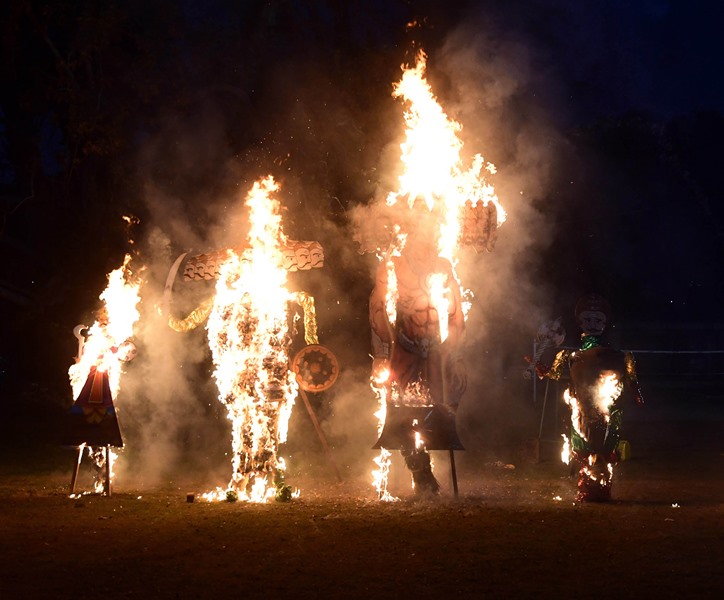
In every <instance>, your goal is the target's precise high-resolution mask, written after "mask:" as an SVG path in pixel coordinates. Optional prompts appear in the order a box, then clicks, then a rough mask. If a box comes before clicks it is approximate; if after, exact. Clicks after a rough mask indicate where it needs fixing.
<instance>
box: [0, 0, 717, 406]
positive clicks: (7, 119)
mask: <svg viewBox="0 0 724 600" xmlns="http://www.w3.org/2000/svg"><path fill="white" fill-rule="evenodd" d="M712 6H713V3H686V2H683V1H670V2H667V1H664V0H660V1H656V0H642V1H640V2H626V1H624V0H615V1H606V2H604V1H592V2H565V1H556V0H539V1H530V2H506V3H501V2H492V1H479V2H473V1H470V2H463V1H448V2H434V1H420V2H415V1H402V0H373V1H369V2H356V1H338V0H308V1H304V2H296V1H279V2H256V1H246V2H238V1H237V2H233V1H230V0H207V1H205V2H196V1H192V0H186V1H181V2H173V1H170V0H162V1H159V2H153V3H147V2H138V1H130V2H119V3H103V2H65V1H59V2H50V3H48V2H27V1H21V0H8V1H7V2H4V3H3V8H2V9H1V11H2V53H3V60H2V67H1V71H0V77H1V80H0V87H1V88H2V92H1V93H0V186H1V187H2V205H1V207H0V210H2V221H0V223H1V225H0V244H1V246H0V247H1V248H2V254H3V261H2V264H3V267H2V270H0V303H1V307H2V312H3V314H4V319H3V321H4V327H3V340H2V347H1V348H0V358H1V360H2V364H1V365H0V367H1V369H2V374H1V375H2V380H1V381H0V384H1V385H2V390H3V391H2V393H3V397H2V402H3V408H4V410H10V411H11V412H13V411H18V412H19V413H22V414H25V412H24V411H25V410H26V409H22V410H21V409H18V408H17V403H18V402H20V401H21V400H20V399H21V398H22V399H23V400H22V402H24V403H25V404H26V405H27V403H30V406H38V405H39V406H41V408H42V409H45V407H47V406H49V405H52V406H57V405H58V406H63V405H65V404H67V401H68V398H67V396H68V393H69V392H68V389H67V374H66V373H67V368H68V365H69V364H70V362H71V361H72V357H73V355H74V352H75V339H74V338H73V336H72V333H71V332H72V329H73V326H74V325H75V324H76V323H78V322H81V321H82V320H84V319H88V318H90V317H89V315H91V314H92V311H93V310H95V309H96V308H97V306H98V300H97V298H98V294H99V293H100V291H101V290H102V289H103V288H104V286H105V277H106V274H107V273H108V272H109V271H110V270H112V269H114V268H116V267H117V266H118V265H119V264H120V262H121V260H122V256H123V254H124V252H126V251H132V252H135V253H137V255H138V257H139V260H141V261H142V262H143V261H146V262H147V263H148V265H149V266H150V271H149V279H150V281H151V282H155V284H154V283H152V285H158V282H160V281H162V279H163V277H164V276H165V273H164V269H165V268H167V266H168V264H169V263H168V258H169V257H172V256H175V255H176V254H178V253H180V252H181V251H184V250H186V249H190V248H193V249H195V250H197V251H199V252H202V251H204V250H209V249H214V248H219V247H223V244H226V243H228V242H229V241H230V240H231V239H233V235H234V231H233V224H234V223H235V222H236V221H235V219H236V220H238V219H240V218H241V217H240V216H239V205H240V204H241V202H240V197H242V194H243V193H245V191H246V190H247V189H248V188H249V186H250V185H251V183H252V182H253V181H255V180H256V179H257V178H258V177H260V176H262V175H265V174H267V173H271V174H273V175H275V177H277V178H278V179H279V181H280V182H281V183H282V186H283V189H284V192H283V193H284V202H285V211H286V212H285V229H286V231H287V233H288V235H290V236H291V237H296V238H299V239H319V240H320V241H322V242H323V244H324V246H325V251H326V255H327V266H326V268H325V273H324V274H323V275H316V274H315V276H314V278H311V279H310V280H309V281H308V283H305V285H306V284H308V285H309V286H311V287H312V288H313V291H314V292H315V295H316V296H317V297H318V303H319V305H320V306H321V308H320V328H321V331H320V334H321V337H324V336H325V335H326V336H327V339H328V340H329V341H330V343H331V345H332V346H334V347H335V350H336V351H337V352H338V353H339V354H340V357H341V358H342V359H343V360H347V361H348V362H349V363H350V364H353V365H364V364H365V361H366V360H367V358H366V353H367V352H368V351H369V349H368V348H367V347H366V340H367V339H368V335H369V332H368V330H367V322H366V319H367V316H366V312H365V311H366V299H367V296H368V294H369V291H370V289H371V288H370V286H371V279H370V269H371V265H372V263H371V261H370V260H369V258H370V257H362V256H360V255H359V254H358V253H357V251H356V248H355V247H354V246H353V244H352V242H351V217H350V215H351V214H352V213H353V212H354V209H355V208H356V207H360V206H366V205H368V204H369V203H370V202H371V201H372V199H373V198H375V197H376V196H378V195H379V194H380V193H381V190H383V189H384V188H385V184H386V183H387V182H388V181H389V177H390V174H389V169H390V168H391V162H393V161H392V158H391V157H393V156H394V154H391V152H392V150H391V149H394V147H395V146H394V144H395V142H396V140H399V136H400V133H401V127H402V123H401V107H400V105H399V103H397V102H396V101H395V100H394V99H393V98H392V97H391V91H392V84H393V82H395V81H396V80H397V79H398V78H399V76H400V73H401V71H400V65H401V64H403V63H405V64H411V63H412V61H414V57H415V54H416V52H417V51H418V50H421V49H422V50H424V51H425V52H426V53H427V55H428V57H429V60H428V69H429V70H428V76H429V80H430V82H431V85H432V86H433V89H434V91H435V93H436V95H437V96H438V99H439V100H440V103H441V104H442V105H443V107H444V108H445V109H446V110H447V111H448V113H449V114H450V115H451V117H453V118H455V119H456V120H458V121H459V122H460V123H461V124H462V125H463V127H464V129H463V133H462V137H463V139H464V143H465V148H466V149H467V150H468V152H469V153H470V154H472V153H475V152H481V153H482V154H483V155H484V156H485V158H486V160H489V161H491V162H493V163H494V164H495V165H496V166H497V168H498V174H497V176H496V179H495V181H494V184H495V186H496V190H497V191H498V194H499V196H500V198H501V202H502V203H503V205H504V206H506V209H507V210H508V211H509V221H508V222H506V223H505V224H504V225H503V227H502V228H501V229H500V231H499V244H498V247H497V248H496V250H495V252H493V253H491V254H490V255H485V256H484V257H479V258H480V260H477V259H476V260H477V262H472V263H471V264H472V265H473V267H470V266H469V265H468V267H467V268H469V269H471V271H470V272H471V273H473V272H474V275H473V276H471V281H472V284H471V285H472V286H473V287H474V289H475V291H476V296H477V297H478V298H480V304H481V305H484V308H481V309H479V311H478V314H477V316H475V315H474V316H473V317H472V326H473V328H475V327H478V328H480V329H483V328H485V330H486V331H489V332H490V333H489V334H480V333H473V334H472V335H471V342H470V343H471V345H472V346H473V348H475V349H481V348H482V349H483V350H484V351H485V352H489V351H492V350H493V349H495V352H496V354H497V355H498V356H499V357H502V358H501V359H500V360H499V361H495V362H494V364H492V365H491V369H493V368H495V369H498V372H499V373H501V375H500V376H501V377H503V373H508V371H510V369H512V368H513V367H511V366H510V365H511V364H513V363H514V362H515V360H517V359H518V358H520V357H521V356H522V355H523V354H525V353H527V352H528V348H526V347H520V343H521V341H522V342H523V343H527V341H526V340H528V339H531V338H532V336H533V335H534V333H535V331H536V328H537V326H538V324H539V323H540V322H542V320H544V319H546V318H551V317H556V316H559V315H564V316H565V318H566V319H567V320H568V322H567V329H568V330H569V334H573V335H574V336H575V331H574V330H575V324H574V323H571V311H572V307H573V304H574V303H575V300H576V299H577V298H578V296H580V295H581V294H583V293H586V292H589V291H596V292H599V293H601V294H603V295H604V296H606V297H607V298H608V299H609V301H610V302H611V304H612V306H613V310H614V319H615V321H616V323H617V327H619V329H620V330H623V331H622V332H621V333H620V337H621V338H622V340H621V341H622V343H624V344H629V345H638V346H639V347H648V348H671V347H675V346H676V345H677V344H685V345H686V344H688V345H689V347H692V346H693V347H696V345H697V344H699V343H700V344H704V345H709V346H710V347H711V344H715V343H716V332H718V331H720V330H721V319H720V318H719V315H718V313H719V310H720V307H721V305H722V302H723V301H724V275H722V267H724V208H722V201H721V199H722V196H723V195H724V184H723V183H722V181H723V179H722V177H721V176H720V171H721V167H720V165H719V160H720V157H721V150H720V143H721V140H722V139H724V87H723V86H724V84H723V83H722V79H721V76H720V67H721V61H722V56H723V51H724V41H723V39H722V36H721V31H720V25H721V10H720V9H718V8H712ZM124 214H133V215H135V216H136V217H138V219H139V223H138V224H136V225H133V226H131V227H130V228H129V227H128V226H127V224H126V223H125V222H124V221H123V220H122V219H121V216H122V215H124ZM161 238H163V240H165V241H164V244H165V246H163V248H162V249H159V248H160V246H159V239H161ZM129 239H133V240H134V243H133V244H132V245H131V244H129ZM162 245H163V244H162ZM164 261H165V262H164ZM478 276H479V279H478ZM483 279H485V280H486V281H485V282H484V281H483ZM493 288H495V289H493ZM333 307H339V308H333ZM495 323H497V325H495ZM500 323H503V324H504V325H501V324H500ZM688 324H691V325H692V326H695V328H696V331H697V332H698V333H697V334H696V335H698V336H699V337H696V336H694V337H693V338H692V337H691V336H689V337H687V336H684V337H681V336H679V337H676V336H675V335H673V334H672V335H671V336H666V335H663V334H662V330H663V331H666V330H667V329H668V328H671V330H672V331H673V330H676V331H679V330H681V328H682V327H683V326H685V325H688ZM488 325H489V326H488ZM708 325H711V327H708ZM702 326H704V327H702ZM717 327H718V328H717ZM702 331H704V332H705V333H702ZM712 331H713V332H714V334H715V335H714V336H713V337H712V335H711V332H712ZM719 337H720V336H719ZM350 339H353V340H355V341H354V343H352V342H350ZM359 340H363V342H360V341H359ZM355 344H356V345H355Z"/></svg>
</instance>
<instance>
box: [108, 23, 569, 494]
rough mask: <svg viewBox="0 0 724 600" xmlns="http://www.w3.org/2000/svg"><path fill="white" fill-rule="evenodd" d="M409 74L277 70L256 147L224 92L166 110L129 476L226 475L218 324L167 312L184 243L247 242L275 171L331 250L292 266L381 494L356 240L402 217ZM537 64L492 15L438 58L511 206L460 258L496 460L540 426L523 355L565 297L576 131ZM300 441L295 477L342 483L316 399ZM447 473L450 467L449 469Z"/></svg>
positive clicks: (478, 435) (195, 298) (293, 204)
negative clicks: (258, 186) (570, 135)
mask: <svg viewBox="0 0 724 600" xmlns="http://www.w3.org/2000/svg"><path fill="white" fill-rule="evenodd" d="M395 67H397V65H396V66H395ZM390 74H391V77H388V76H389V75H390ZM400 74H401V72H399V71H397V72H396V73H395V72H394V69H393V68H390V67H389V66H388V70H387V71H386V72H384V73H383V74H381V75H380V76H379V77H376V78H375V77H369V79H370V80H371V79H375V80H376V81H378V83H377V84H376V86H375V85H370V86H368V87H367V88H366V93H367V94H368V96H367V97H364V98H361V97H359V96H355V95H354V93H352V90H350V89H348V88H345V87H344V86H342V85H341V84H339V83H335V82H331V81H329V80H328V79H326V78H325V77H324V76H323V75H321V74H320V73H319V72H318V71H316V70H315V69H314V65H311V64H293V65H285V66H279V67H278V68H277V70H276V71H272V72H271V73H270V75H269V77H270V82H269V86H270V96H273V97H274V98H275V99H276V102H278V103H280V104H281V102H282V101H281V100H280V98H284V99H285V100H284V102H285V104H284V105H283V106H275V109H274V112H272V114H273V120H272V121H270V122H269V123H259V122H258V121H255V122H252V123H249V124H248V128H249V132H248V137H249V139H250V140H254V143H255V144H256V145H253V144H250V145H249V148H256V149H250V150H247V151H245V152H242V153H239V152H238V151H236V152H235V151H233V150H232V147H231V146H230V145H229V143H228V139H227V137H228V131H229V130H230V129H233V128H237V127H244V126H245V125H244V124H243V123H236V122H235V123H230V122H228V120H226V119H225V118H224V115H223V111H222V110H221V108H220V107H218V106H215V105H214V104H213V102H210V101H208V102H207V101H205V102H204V103H202V107H201V109H200V110H199V111H197V112H196V113H195V114H194V118H193V119H190V118H185V117H183V116H181V115H175V116H174V115H171V116H169V117H168V118H167V120H166V121H165V124H164V128H163V129H162V130H161V131H159V132H157V133H156V134H155V135H154V136H153V137H152V138H149V139H148V140H147V141H146V142H145V143H144V145H143V149H142V152H141V153H140V155H139V163H138V169H137V173H136V177H137V178H138V180H139V181H140V182H141V185H140V189H142V190H143V196H144V198H143V204H144V206H145V208H146V211H147V222H146V223H144V228H143V239H142V240H140V241H139V243H138V248H139V256H138V260H140V261H141V262H142V263H143V264H144V265H145V266H146V269H147V271H146V272H147V275H146V284H145V286H144V288H143V290H142V295H143V301H142V317H141V321H140V323H139V330H138V334H137V343H138V346H139V354H138V357H137V358H136V360H135V361H134V363H131V364H130V365H129V367H128V372H127V374H126V377H125V379H124V380H123V384H122V391H121V395H120V397H119V399H118V406H119V410H120V411H121V414H122V417H121V421H122V428H123V431H124V435H125V437H126V440H127V449H126V451H125V455H124V457H123V460H122V461H120V462H119V467H118V469H117V470H118V475H119V477H121V478H123V479H124V480H132V481H133V482H134V483H135V482H138V483H139V485H146V484H148V485H156V484H158V483H161V482H167V481H169V480H174V479H175V478H179V479H181V478H184V479H185V480H188V481H193V482H195V483H196V484H198V485H199V486H204V485H206V486H209V487H211V486H216V485H225V483H226V482H227V481H228V477H229V475H230V452H231V440H230V436H229V430H230V428H229V424H228V422H227V421H226V415H225V408H224V407H223V406H222V404H221V403H220V402H219V401H218V400H217V398H216V389H215V385H214V382H213V378H212V375H211V371H212V365H211V361H210V353H209V351H208V342H207V340H206V332H205V329H204V326H203V325H202V326H200V327H199V328H197V329H196V330H194V331H193V332H190V333H186V334H180V333H177V332H175V331H172V330H171V329H170V328H169V327H168V326H167V323H166V322H165V320H164V319H163V318H162V317H161V316H160V315H159V311H158V307H159V306H160V304H161V302H162V293H163V287H164V284H165V283H166V277H167V274H168V270H169V267H170V266H171V264H172V263H173V262H174V260H175V259H176V257H178V256H179V255H180V254H181V253H183V252H186V251H190V250H193V251H194V252H196V253H199V252H204V251H208V250H215V249H221V248H226V247H232V246H235V245H238V243H239V242H240V241H241V240H243V239H244V235H245V233H246V223H245V215H244V211H243V199H244V196H245V194H246V191H247V190H248V188H249V187H250V186H251V183H252V182H253V181H254V180H255V179H256V178H258V177H260V176H263V175H266V174H267V173H271V174H273V175H274V176H275V178H276V179H277V180H278V181H279V182H280V184H281V187H282V191H281V194H282V204H283V205H284V209H283V210H284V212H283V229H284V231H285V233H286V235H287V236H288V237H290V238H293V239H305V240H318V241H320V242H321V243H322V245H323V247H324V248H325V267H324V268H323V269H321V270H315V271H313V272H303V273H295V274H290V278H289V281H290V287H291V288H292V289H304V290H305V291H308V292H309V293H311V294H312V295H313V296H314V297H315V300H316V307H317V319H318V325H319V338H320V343H322V344H323V345H325V346H327V347H328V348H330V349H331V350H332V351H333V352H334V353H335V355H336V356H337V358H338V360H339V363H340V377H339V379H338V381H337V383H336V385H335V386H334V387H333V388H332V389H331V390H329V391H327V392H324V393H323V394H320V395H318V396H314V395H311V394H310V400H311V401H312V404H313V407H314V409H315V412H316V413H317V416H318V417H319V419H320V421H321V425H322V430H323V432H324V435H325V437H326V439H327V441H328V442H329V444H330V446H331V450H332V456H333V459H334V461H335V462H336V463H337V466H338V467H339V469H340V471H341V472H342V474H343V477H344V478H345V479H346V480H348V481H353V482H356V483H358V484H359V485H360V486H361V487H362V486H365V485H367V484H369V486H370V489H371V478H370V475H369V473H370V471H371V470H372V467H373V464H372V458H373V456H374V455H375V454H376V453H375V451H373V450H371V447H372V445H373V444H374V443H375V441H376V439H377V432H376V419H375V417H374V416H373V413H374V411H375V410H376V408H377V407H376V399H375V398H374V395H373V393H372V391H371V389H370V386H369V368H370V365H371V359H370V356H369V353H370V345H369V341H370V332H369V325H368V316H367V313H368V306H367V301H368V296H369V293H370V291H371V289H372V284H373V273H374V270H375V268H376V266H377V260H376V258H375V257H374V256H372V255H370V254H361V253H360V252H359V250H360V248H359V245H358V244H357V243H356V242H355V240H354V238H355V235H359V232H360V229H361V228H362V227H363V226H367V225H370V226H374V227H378V226H379V219H380V218H387V217H385V216H384V215H382V208H381V206H382V202H381V201H382V199H383V198H384V197H385V196H386V195H387V193H389V192H390V191H393V190H395V189H396V188H397V177H398V176H399V172H400V163H399V142H400V139H401V135H402V132H403V122H402V110H403V107H402V105H401V104H400V103H399V102H398V101H396V100H394V99H392V97H391V91H392V83H393V81H394V78H395V77H399V75H400ZM382 75H384V79H383V83H379V80H380V78H381V77H382ZM539 76H540V75H539V74H537V73H536V70H535V69H534V66H533V64H532V60H531V57H530V55H529V51H528V50H527V48H526V46H525V44H524V43H522V42H521V41H518V40H515V39H510V38H508V39H506V38H505V37H504V36H501V35H500V33H499V32H492V33H485V32H484V30H483V29H481V27H480V23H479V22H473V23H468V24H467V25H465V26H462V27H459V28H458V29H456V30H454V31H453V32H452V33H451V34H450V35H449V36H448V37H447V38H446V40H445V41H444V43H443V44H441V45H440V47H439V48H437V49H435V51H434V52H433V51H430V52H429V61H428V78H429V80H430V83H431V85H432V87H433V91H434V92H435V94H436V95H437V97H438V99H439V101H440V103H441V104H442V106H443V108H444V109H445V110H446V112H447V113H448V115H449V116H450V117H451V118H453V119H455V120H456V121H458V122H459V123H461V124H462V126H463V130H462V133H461V136H462V139H463V141H464V153H465V158H466V160H469V159H470V158H471V157H472V156H473V155H474V154H476V153H480V154H482V155H483V156H484V158H485V160H486V161H490V162H492V163H494V164H495V165H496V167H497V170H498V172H497V174H496V175H495V176H494V177H492V178H491V182H492V183H493V185H494V186H495V189H496V192H497V195H498V197H499V198H500V201H501V204H502V205H503V206H504V208H505V210H506V212H507V220H506V222H505V223H504V224H503V225H502V227H501V228H500V230H499V236H498V242H497V246H496V248H495V250H494V252H492V253H486V254H479V255H476V254H475V253H474V252H473V251H472V250H470V251H469V253H468V254H466V255H465V256H463V257H462V259H461V262H460V264H459V265H458V267H457V271H458V274H459V276H460V279H461V281H462V284H463V286H464V287H465V288H469V289H470V290H471V291H472V292H473V294H474V300H473V306H472V309H471V311H470V316H469V320H468V323H467V327H466V332H467V333H466V340H465V352H464V355H465V362H466V364H467V368H468V379H469V383H468V390H467V392H466V394H465V396H464V397H463V400H462V404H461V407H460V410H459V413H458V427H459V433H460V436H461V439H462V441H463V443H464V444H465V446H466V447H467V448H468V449H469V450H470V452H471V453H473V452H478V453H483V454H484V455H485V456H489V457H490V458H491V460H493V459H497V458H502V459H504V460H508V459H517V458H519V450H520V444H521V440H522V439H524V438H525V437H534V436H535V435H536V433H537V430H536V424H535V416H534V410H533V407H532V405H531V400H530V393H531V392H530V389H531V387H530V386H531V383H530V382H529V381H525V380H524V379H523V377H522V372H523V370H524V368H525V363H524V361H523V355H524V354H528V353H530V345H531V343H532V339H533V337H534V334H535V331H536V330H537V328H538V326H539V325H540V323H541V322H543V321H544V320H546V319H549V318H551V317H552V316H557V315H550V314H548V310H547V307H549V306H551V304H552V302H551V298H552V292H551V290H550V289H548V288H547V287H546V285H545V283H544V281H545V276H544V272H545V267H546V266H545V265H543V264H541V262H540V260H539V259H538V255H539V252H540V250H541V249H542V248H544V247H545V246H546V244H547V241H548V240H549V239H550V238H551V236H553V235H555V234H556V232H555V231H553V230H552V229H551V227H550V225H549V224H548V222H547V221H546V219H545V216H544V206H543V202H544V198H545V197H546V192H547V188H548V186H549V185H550V181H551V177H552V175H551V170H552V168H553V165H552V160H553V159H552V157H554V156H555V155H556V153H557V151H558V149H559V148H560V146H561V145H562V144H564V142H563V140H561V139H560V138H559V136H558V135H557V134H556V131H555V128H554V127H553V125H552V124H551V123H550V122H549V120H548V117H547V115H546V114H545V113H544V112H543V110H542V108H541V107H540V106H538V105H537V104H536V99H535V98H534V97H531V93H530V89H531V85H532V84H531V81H532V79H534V78H535V77H539ZM373 94H375V95H376V98H375V99H374V101H372V100H370V97H371V96H372V95H373ZM247 108H249V110H251V109H252V108H253V106H251V105H248V106H247ZM248 118H249V119H251V120H252V121H253V120H254V119H253V115H249V116H248ZM212 293H213V285H204V284H199V285H195V284H192V283H183V282H181V281H180V280H179V278H176V281H175V284H174V310H175V311H176V312H177V313H178V314H182V313H184V312H185V311H186V312H188V311H190V310H191V309H193V308H194V307H195V305H197V303H198V302H199V301H200V300H201V299H203V298H204V297H205V296H208V295H209V294H212ZM295 343H298V342H295ZM285 451H287V452H288V453H289V454H290V458H289V461H288V462H289V466H290V476H291V475H292V474H295V475H297V476H298V477H300V478H303V477H304V476H306V475H309V474H318V475H320V476H321V477H328V478H331V477H333V472H332V469H331V463H330V462H329V460H328V457H327V456H326V455H325V453H324V451H323V447H322V443H321V441H320V440H319V438H318V436H317V433H316V431H315V430H314V428H313V427H312V426H311V421H310V419H309V417H308V415H307V414H306V411H305V408H304V406H303V403H302V402H301V399H299V400H297V403H296V405H295V408H294V411H293V414H292V420H291V422H290V430H289V440H288V443H287V445H286V448H284V447H283V448H282V453H284V452H285ZM394 460H395V463H394V465H393V478H396V479H393V483H392V486H393V487H394V485H397V484H399V485H400V486H402V485H409V475H408V474H406V473H405V470H404V467H403V466H402V465H401V462H400V461H399V457H395V459H394ZM464 461H465V459H463V464H464ZM440 462H443V463H444V461H438V463H440ZM440 468H441V472H442V473H445V471H446V467H445V466H444V464H443V465H442V466H441V467H440ZM291 483H292V484H294V481H291Z"/></svg>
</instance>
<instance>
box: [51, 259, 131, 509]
mask: <svg viewBox="0 0 724 600" xmlns="http://www.w3.org/2000/svg"><path fill="white" fill-rule="evenodd" d="M130 264H131V256H130V255H129V254H127V255H126V257H125V259H124V261H123V264H122V265H121V266H120V267H119V268H118V269H115V270H114V271H112V272H111V273H110V274H109V275H108V286H107V287H106V289H105V290H104V291H103V293H102V294H101V295H100V300H101V301H102V302H103V306H102V308H101V309H100V310H99V311H98V314H97V318H96V321H95V322H94V323H93V325H91V326H90V327H87V326H86V325H78V326H77V327H76V328H75V330H74V333H75V335H76V337H77V338H78V357H77V359H76V362H75V364H73V365H71V367H70V369H69V370H68V374H69V376H70V383H71V388H72V391H73V398H74V402H73V405H72V407H71V411H70V420H69V426H68V429H67V431H66V439H65V440H64V441H65V443H66V444H68V445H72V446H76V447H78V460H77V462H76V466H75V469H74V471H73V478H72V480H71V490H70V491H71V494H74V493H75V487H76V482H77V478H78V470H79V467H80V463H81V460H82V457H83V453H84V451H87V453H88V456H89V457H90V458H91V459H92V461H93V464H94V466H95V468H96V480H95V486H94V487H95V490H94V491H95V492H97V493H105V494H106V495H110V493H111V480H112V476H113V473H112V461H113V458H114V453H113V451H112V450H111V448H112V447H116V448H121V447H123V438H122V436H121V431H120V427H119V425H118V417H117V414H116V407H115V402H114V401H115V399H116V398H117V396H118V392H119V390H120V386H121V375H122V373H123V364H124V363H126V362H129V361H130V360H132V359H133V358H134V357H135V355H136V347H135V344H134V343H133V342H132V341H131V338H132V336H133V328H134V325H135V324H136V322H137V321H138V318H139V311H138V308H137V307H138V303H139V302H140V296H139V290H140V287H141V279H140V276H139V275H138V274H135V273H134V272H133V271H132V270H131V266H130Z"/></svg>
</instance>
